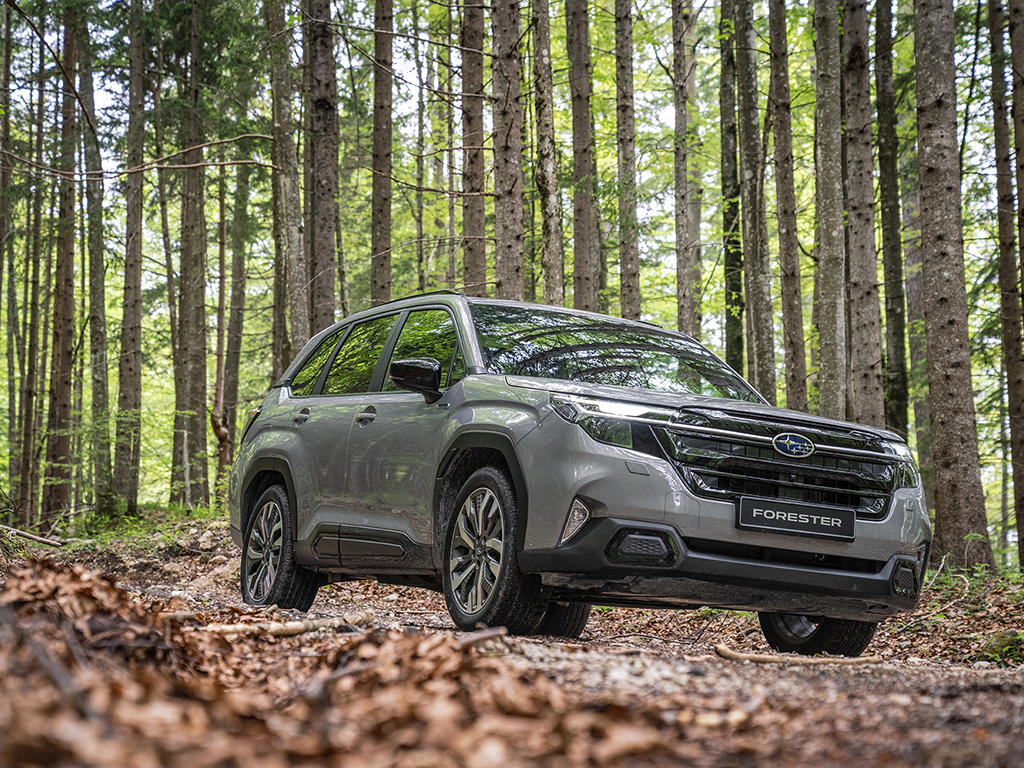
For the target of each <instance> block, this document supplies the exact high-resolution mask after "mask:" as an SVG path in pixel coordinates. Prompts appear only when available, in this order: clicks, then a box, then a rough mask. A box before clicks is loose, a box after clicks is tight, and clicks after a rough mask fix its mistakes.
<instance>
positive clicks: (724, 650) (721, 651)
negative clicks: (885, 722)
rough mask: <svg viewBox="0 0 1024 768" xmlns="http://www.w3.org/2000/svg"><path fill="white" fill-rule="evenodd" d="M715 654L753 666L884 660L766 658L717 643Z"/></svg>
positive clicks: (873, 658) (877, 658) (852, 662)
mask: <svg viewBox="0 0 1024 768" xmlns="http://www.w3.org/2000/svg"><path fill="white" fill-rule="evenodd" d="M715 653H717V654H718V655H719V656H721V657H722V658H723V659H729V660H730V661H752V662H754V663H755V664H801V665H805V666H806V665H813V664H846V665H849V664H879V663H881V662H882V661H884V659H883V658H882V657H881V656H858V657H856V658H852V659H851V658H845V657H844V658H836V659H833V658H825V657H821V656H766V655H764V654H760V653H740V652H739V651H734V650H733V649H732V648H730V647H729V646H727V645H722V644H721V643H719V644H718V645H716V646H715Z"/></svg>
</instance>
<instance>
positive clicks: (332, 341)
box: [292, 328, 345, 397]
mask: <svg viewBox="0 0 1024 768" xmlns="http://www.w3.org/2000/svg"><path fill="white" fill-rule="evenodd" d="M344 331H345V329H344V328H339V329H338V330H336V331H335V332H334V333H332V334H330V335H328V336H327V338H325V339H324V340H323V341H321V342H320V344H319V345H317V348H316V349H315V350H313V354H312V355H310V356H309V359H308V360H306V362H304V363H303V364H302V367H301V368H299V370H298V372H296V374H295V375H294V376H292V396H293V397H309V395H311V394H313V387H315V386H316V380H317V379H318V378H320V371H322V370H323V367H324V365H326V364H327V360H328V358H330V356H331V352H333V351H334V347H335V345H336V344H337V343H338V339H340V338H341V334H342V333H343V332H344Z"/></svg>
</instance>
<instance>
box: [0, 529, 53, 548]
mask: <svg viewBox="0 0 1024 768" xmlns="http://www.w3.org/2000/svg"><path fill="white" fill-rule="evenodd" d="M0 530H2V531H5V532H7V533H9V534H10V535H12V536H20V537H21V538H23V539H28V540H29V541H34V542H36V543H37V544H45V545H46V546H48V547H63V546H64V542H63V541H57V540H56V539H45V538H43V537H42V536H36V535H35V534H34V533H29V532H28V531H22V530H19V529H17V528H11V527H10V526H8V525H0Z"/></svg>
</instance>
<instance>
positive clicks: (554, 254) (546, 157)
mask: <svg viewBox="0 0 1024 768" xmlns="http://www.w3.org/2000/svg"><path fill="white" fill-rule="evenodd" d="M532 7H533V81H534V91H535V95H534V107H535V109H536V111H537V118H536V120H537V171H536V173H537V194H538V196H539V198H540V223H541V256H540V263H541V270H542V271H543V273H544V303H545V304H551V305H554V306H557V307H560V306H562V305H563V304H565V272H564V267H563V264H562V208H561V201H560V195H559V190H558V165H557V151H556V149H555V101H554V98H555V97H554V84H553V81H552V75H551V24H550V19H549V3H548V0H534V2H533V6H532Z"/></svg>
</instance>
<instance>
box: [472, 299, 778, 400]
mask: <svg viewBox="0 0 1024 768" xmlns="http://www.w3.org/2000/svg"><path fill="white" fill-rule="evenodd" d="M470 307H471V309H472V312H473V321H474V323H475V325H476V330H477V336H478V338H479V341H480V349H481V351H482V352H483V356H484V364H485V365H486V366H487V370H488V372H489V373H493V374H498V375H506V376H535V377H538V378H543V379H564V380H568V381H581V382H588V383H591V384H611V385H615V386H620V387H633V388H636V389H653V390H657V391H660V392H672V393H677V394H688V395H707V396H710V397H727V398H731V399H734V400H749V401H752V402H756V403H760V402H763V401H762V400H761V398H760V397H759V396H758V395H757V393H756V392H754V390H753V389H751V388H750V386H749V385H748V384H747V383H746V382H745V381H743V380H742V379H741V378H740V377H739V376H737V375H736V374H735V373H734V372H733V371H732V369H731V368H729V367H728V366H727V365H726V364H725V363H724V362H722V361H721V360H720V359H719V358H717V357H715V355H713V354H712V353H711V352H709V351H708V350H707V349H705V348H704V347H702V346H701V345H700V344H698V343H697V342H696V341H693V340H692V339H689V338H687V337H685V336H681V335H678V334H674V333H670V332H667V331H664V330H661V329H659V328H656V327H653V326H652V327H650V328H646V327H643V326H639V325H636V324H633V323H624V322H621V321H618V320H616V319H614V318H610V317H609V318H603V317H596V316H589V317H588V316H582V315H576V314H570V313H568V312H559V311H558V310H554V309H543V308H539V307H536V306H529V305H522V306H508V305H503V304H488V303H479V302H472V303H471V304H470Z"/></svg>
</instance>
